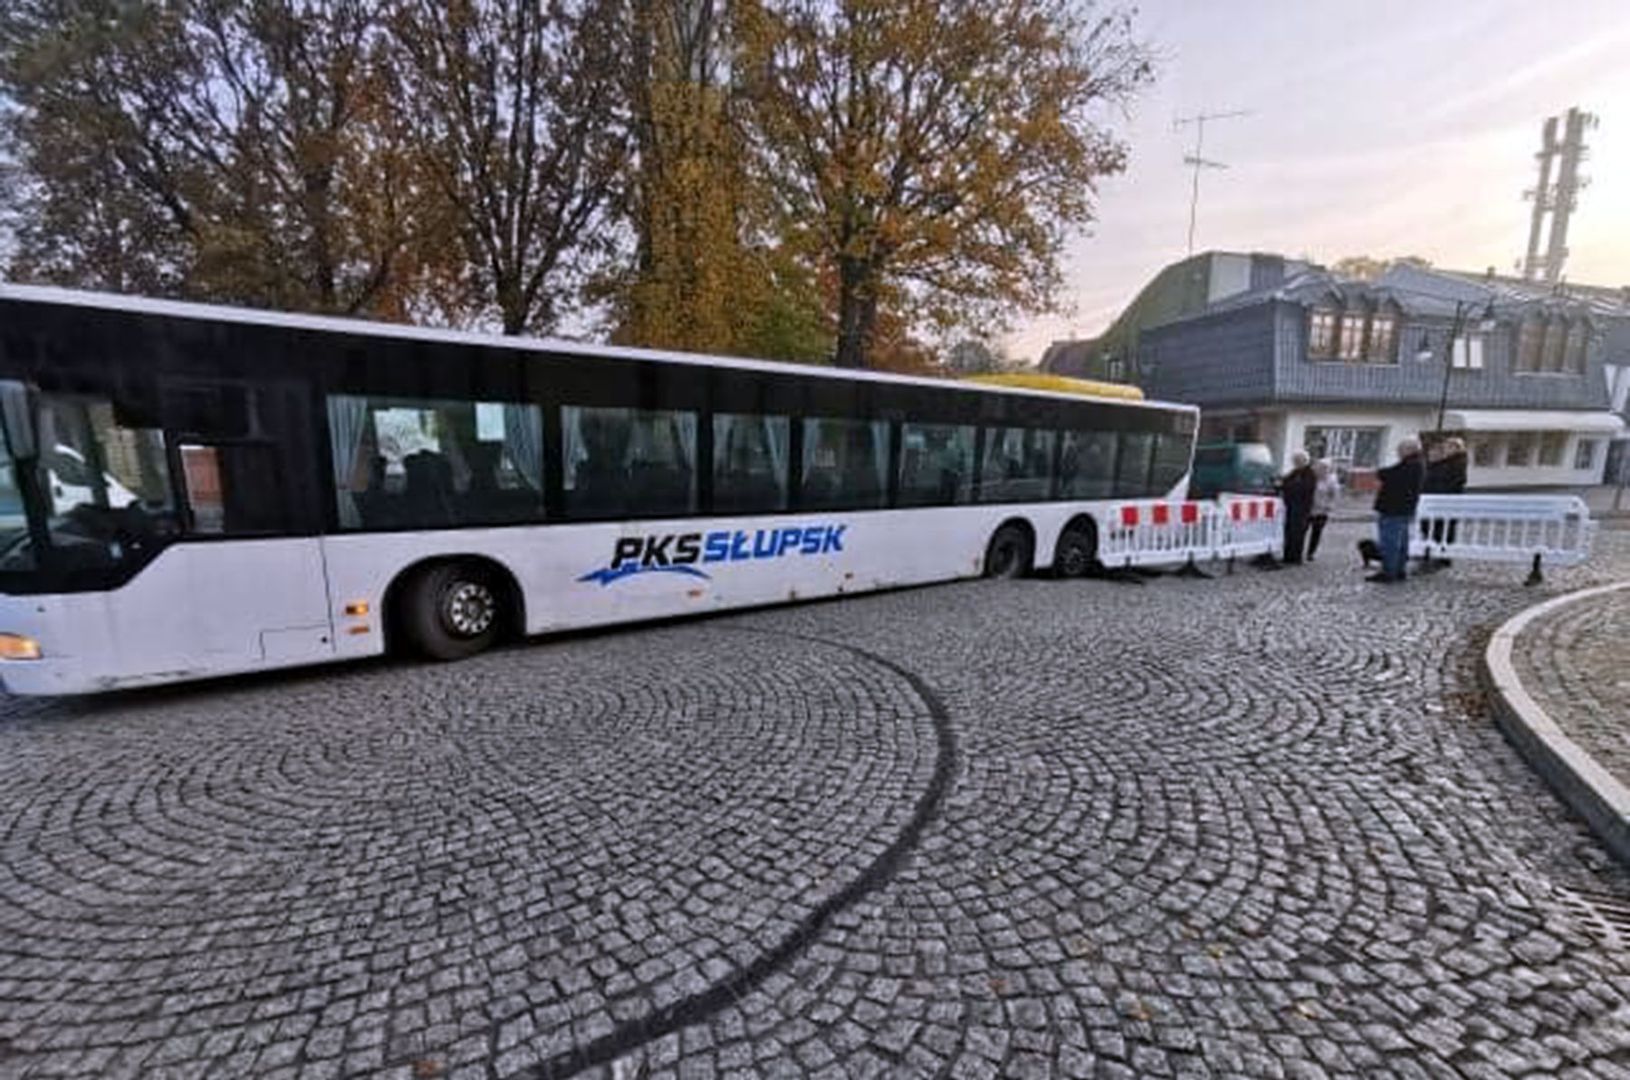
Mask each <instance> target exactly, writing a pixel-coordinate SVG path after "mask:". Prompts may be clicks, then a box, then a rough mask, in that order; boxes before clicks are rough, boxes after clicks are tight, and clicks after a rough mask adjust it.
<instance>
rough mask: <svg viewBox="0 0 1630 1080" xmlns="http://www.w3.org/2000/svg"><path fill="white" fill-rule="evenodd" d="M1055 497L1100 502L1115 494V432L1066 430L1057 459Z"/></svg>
mask: <svg viewBox="0 0 1630 1080" xmlns="http://www.w3.org/2000/svg"><path fill="white" fill-rule="evenodd" d="M1058 473H1059V476H1058V481H1059V482H1058V497H1059V498H1061V499H1103V498H1107V497H1109V496H1110V495H1112V494H1113V493H1114V491H1115V433H1114V432H1113V431H1066V432H1065V433H1064V449H1063V452H1062V454H1061V455H1060V457H1059V466H1058Z"/></svg>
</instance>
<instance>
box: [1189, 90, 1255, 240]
mask: <svg viewBox="0 0 1630 1080" xmlns="http://www.w3.org/2000/svg"><path fill="white" fill-rule="evenodd" d="M1250 115H1251V110H1250V109H1232V110H1230V111H1228V112H1214V113H1195V114H1194V115H1193V116H1179V117H1177V118H1176V119H1174V120H1173V121H1172V130H1173V131H1180V130H1182V129H1183V128H1186V127H1188V126H1189V125H1190V124H1193V125H1194V151H1193V152H1192V153H1189V154H1184V155H1183V164H1185V165H1192V166H1194V185H1193V187H1192V188H1191V189H1190V190H1189V254H1190V255H1193V254H1194V216H1195V213H1196V212H1197V211H1198V209H1199V206H1200V170H1201V169H1226V168H1228V166H1227V165H1226V164H1224V163H1223V162H1221V161H1211V160H1208V159H1207V158H1205V157H1203V156H1202V152H1203V151H1204V150H1205V142H1206V121H1208V120H1234V119H1237V118H1239V117H1241V116H1250Z"/></svg>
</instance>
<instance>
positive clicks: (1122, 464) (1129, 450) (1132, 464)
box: [1115, 431, 1164, 499]
mask: <svg viewBox="0 0 1630 1080" xmlns="http://www.w3.org/2000/svg"><path fill="white" fill-rule="evenodd" d="M1154 453H1155V436H1154V432H1152V431H1123V432H1121V454H1120V460H1119V461H1118V462H1117V463H1116V468H1115V497H1116V498H1118V499H1141V498H1144V497H1145V496H1147V495H1149V494H1150V491H1151V489H1150V486H1149V472H1150V469H1151V467H1152V466H1153V464H1154V460H1153V459H1154ZM1162 494H1164V493H1162Z"/></svg>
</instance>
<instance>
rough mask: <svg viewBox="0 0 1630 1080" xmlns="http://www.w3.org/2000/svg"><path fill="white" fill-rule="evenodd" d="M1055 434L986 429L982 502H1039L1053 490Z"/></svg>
mask: <svg viewBox="0 0 1630 1080" xmlns="http://www.w3.org/2000/svg"><path fill="white" fill-rule="evenodd" d="M1055 437H1056V433H1055V432H1051V431H1042V430H1040V429H1038V428H1018V427H1009V428H986V429H985V465H984V469H983V470H982V480H981V483H980V488H979V498H980V501H981V502H1038V501H1040V500H1042V499H1046V498H1047V497H1048V496H1049V494H1050V490H1051V487H1052V475H1053V440H1054V438H1055Z"/></svg>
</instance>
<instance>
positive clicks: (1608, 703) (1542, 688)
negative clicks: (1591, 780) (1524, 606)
mask: <svg viewBox="0 0 1630 1080" xmlns="http://www.w3.org/2000/svg"><path fill="white" fill-rule="evenodd" d="M1512 660H1513V661H1514V663H1515V665H1516V669H1517V677H1518V678H1519V679H1521V680H1522V684H1523V689H1525V690H1527V691H1528V692H1529V694H1531V695H1533V698H1534V700H1535V701H1536V702H1537V703H1538V704H1539V706H1540V708H1542V709H1544V710H1545V714H1546V715H1547V716H1549V717H1550V718H1551V719H1552V720H1553V721H1555V722H1556V724H1557V726H1558V727H1560V728H1561V729H1562V730H1563V732H1564V733H1565V734H1567V736H1568V737H1569V738H1570V739H1572V740H1573V741H1574V742H1576V743H1578V744H1579V745H1580V747H1581V748H1583V749H1584V750H1585V752H1586V753H1588V754H1590V755H1591V757H1593V758H1595V759H1596V761H1597V762H1598V763H1599V764H1601V765H1602V766H1603V767H1604V768H1606V769H1607V770H1608V771H1609V772H1611V773H1612V774H1613V775H1614V776H1615V777H1617V778H1618V780H1619V782H1620V783H1623V784H1630V591H1618V592H1610V593H1603V594H1602V595H1600V596H1595V597H1591V598H1590V599H1586V600H1578V601H1575V602H1574V603H1571V604H1566V605H1564V606H1562V607H1561V608H1558V609H1557V610H1556V611H1553V612H1551V613H1550V614H1548V615H1545V616H1544V617H1542V618H1540V619H1538V620H1536V621H1535V622H1532V623H1530V624H1529V625H1528V626H1527V627H1526V628H1525V629H1524V630H1523V632H1522V634H1521V636H1520V637H1518V638H1517V641H1516V643H1515V646H1514V647H1513V649H1512Z"/></svg>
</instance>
